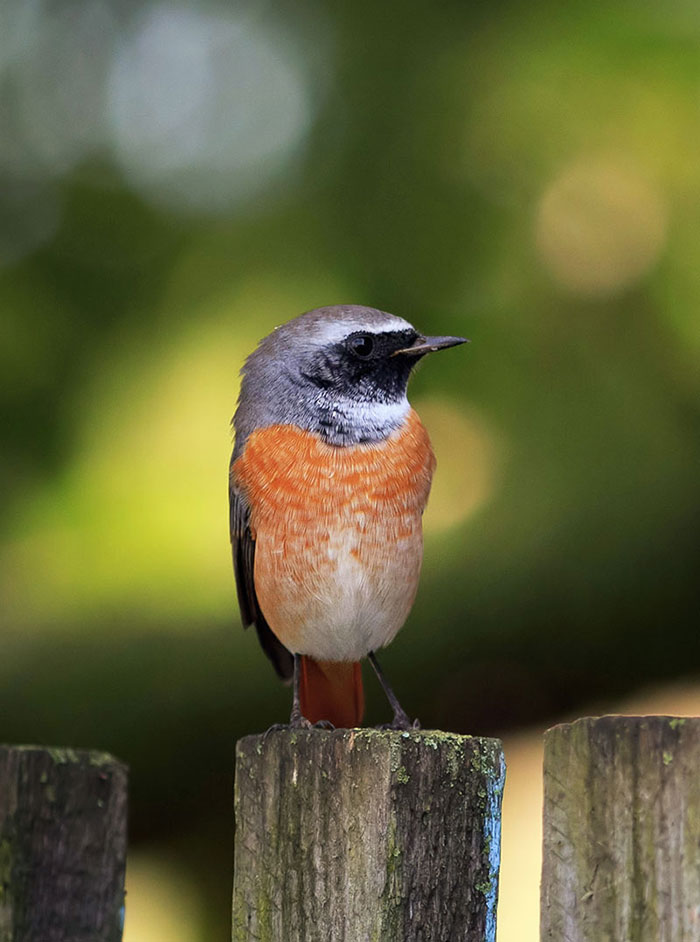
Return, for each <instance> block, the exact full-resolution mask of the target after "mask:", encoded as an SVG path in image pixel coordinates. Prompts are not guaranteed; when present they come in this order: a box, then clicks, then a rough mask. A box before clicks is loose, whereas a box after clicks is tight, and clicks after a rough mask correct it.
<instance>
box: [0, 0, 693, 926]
mask: <svg viewBox="0 0 700 942" xmlns="http://www.w3.org/2000/svg"><path fill="white" fill-rule="evenodd" d="M0 183H1V186H0V311H1V312H2V314H1V317H2V331H1V333H0V338H1V343H0V379H1V382H0V410H1V411H2V459H3V460H2V465H1V468H0V487H1V489H2V494H3V498H4V500H3V502H2V511H1V515H0V591H1V593H2V615H1V618H2V624H1V628H0V630H1V634H0V740H4V741H8V742H12V741H15V742H20V741H29V742H37V743H47V744H61V745H78V746H94V747H98V748H103V749H109V750H111V751H113V752H114V753H116V754H117V755H119V756H120V757H121V758H123V759H124V760H126V761H127V762H128V763H129V764H130V766H131V769H132V773H131V774H132V779H131V781H132V805H131V808H132V811H131V834H132V849H133V852H134V858H133V860H134V863H133V867H132V879H133V886H134V887H135V889H134V898H135V899H136V894H137V890H136V887H140V888H141V890H140V892H141V898H142V899H145V898H146V897H148V900H149V905H150V906H151V909H150V910H148V913H146V910H147V909H148V907H147V906H146V907H145V908H144V911H143V912H144V915H143V916H142V917H139V918H141V922H139V927H140V928H139V933H140V934H139V935H138V938H139V939H147V938H148V939H154V940H156V939H164V938H168V939H169V942H199V940H214V939H223V938H226V936H227V931H228V929H227V927H228V919H229V895H230V880H231V853H232V851H231V848H232V830H233V827H232V816H231V785H232V754H233V745H234V741H235V739H236V738H237V737H238V736H241V735H243V734H245V733H248V732H254V731H259V730H263V729H265V728H266V727H267V726H268V725H270V724H271V723H273V722H275V721H279V720H284V719H285V717H286V716H287V711H288V705H289V691H288V690H287V689H286V688H283V687H281V686H280V685H279V684H278V682H277V680H276V678H275V677H274V675H273V673H272V670H271V668H270V666H269V664H268V663H267V661H266V659H265V658H264V656H263V655H262V654H261V652H260V651H259V650H258V648H257V644H256V640H255V637H254V633H250V632H249V633H243V631H242V630H241V629H240V624H239V621H238V613H237V606H236V601H235V593H234V587H233V579H232V574H231V567H230V556H229V548H228V532H227V499H226V472H227V463H228V456H229V452H230V437H229V433H228V422H229V419H230V416H231V414H232V412H233V409H234V404H235V399H236V395H237V386H238V370H239V369H240V366H241V365H242V362H243V359H244V357H245V355H246V354H247V353H248V352H249V351H250V350H251V349H252V347H253V346H254V344H255V343H256V341H257V340H258V339H259V338H260V337H261V336H263V335H264V334H266V333H267V332H268V331H269V330H270V329H271V328H272V327H273V326H275V325H276V324H279V323H280V322H282V321H284V320H287V319H288V318H289V317H292V316H294V315H295V314H297V313H299V312H301V311H304V310H308V309H309V308H313V307H316V306H319V305H325V304H333V303H342V302H354V303H362V304H370V305H373V306H376V307H379V308H382V309H384V310H387V311H391V312H393V313H396V314H400V315H402V316H404V317H406V318H408V319H409V320H411V321H413V322H414V323H415V324H416V325H417V326H418V327H420V328H421V329H424V330H426V331H428V332H431V333H445V334H450V333H453V334H463V335H465V336H467V337H469V338H470V339H471V340H472V343H471V345H470V346H469V347H465V348H460V349H459V350H457V351H452V352H449V353H447V354H444V355H443V356H442V357H440V359H439V362H438V361H437V359H436V360H435V361H428V362H427V363H426V364H425V367H424V369H421V370H420V372H419V373H418V375H417V376H416V377H415V379H414V381H413V383H412V387H411V399H412V401H413V403H414V405H415V406H416V407H417V408H418V410H419V412H420V413H421V415H422V416H423V418H424V420H425V422H426V425H427V426H428V428H429V430H430V432H431V435H432V438H433V441H434V446H435V450H436V452H437V456H438V471H437V475H436V480H435V486H434V491H433V496H432V498H431V504H430V507H429V510H428V513H427V516H426V558H425V565H424V574H423V580H422V584H421V590H420V593H419V597H418V601H417V603H416V606H415V609H414V612H413V614H412V616H411V618H410V620H409V622H408V624H407V625H406V627H405V629H404V630H403V632H402V633H401V634H400V635H399V637H398V639H397V640H396V642H395V643H394V645H393V646H392V647H391V648H390V649H389V650H388V651H387V652H386V654H385V656H384V663H385V666H386V669H387V672H388V673H389V676H390V677H391V678H392V681H393V683H394V685H395V687H396V689H397V691H398V692H399V694H400V697H401V699H402V702H403V703H404V705H405V706H406V709H407V710H408V711H409V712H411V713H414V714H417V715H419V716H420V718H421V720H422V722H423V725H424V726H427V727H431V726H440V727H443V728H447V729H451V730H456V731H465V732H471V733H480V734H485V733H502V732H507V731H509V730H513V729H515V728H517V727H522V726H525V725H527V724H532V723H544V722H547V721H550V720H553V719H556V718H557V717H558V716H561V715H563V714H567V713H572V712H576V711H581V710H583V709H585V708H589V707H590V704H595V705H596V706H597V707H598V708H601V709H604V708H605V705H606V704H609V703H610V702H612V701H613V699H614V698H616V697H619V696H622V695H626V694H627V693H629V692H631V691H633V690H634V689H636V688H638V687H639V686H641V685H643V684H647V683H650V682H655V681H663V680H665V679H670V678H675V677H678V676H680V675H692V674H694V673H696V672H697V671H698V667H699V666H700V650H699V645H698V631H697V627H696V623H697V610H698V565H697V564H698V542H699V538H698V529H699V526H700V491H699V489H698V470H699V462H700V435H699V432H700V408H699V399H698V393H699V392H700V357H699V354H700V317H699V314H698V295H699V289H700V261H699V259H698V245H699V243H700V7H698V6H697V4H693V3H690V2H687V0H668V2H666V3H664V4H663V5H659V4H657V3H652V2H650V0H636V2H634V3H633V2H631V0H612V2H610V3H608V4H603V5H592V4H590V3H584V2H581V0H572V2H569V3H566V4H561V3H552V2H548V0H538V2H536V3H528V4H526V3H522V2H519V0H503V2H497V3H492V4H490V5H485V4H479V3H475V2H472V3H468V2H466V3H465V2H461V3H455V2H444V3H435V4H427V3H416V2H411V0H402V2H401V3H399V2H394V0H391V2H387V3H383V4H376V3H368V2H365V0H355V2H353V3H347V4H343V3H341V4H325V3H321V2H320V0H318V2H315V0H305V2H304V0H302V2H296V0H295V2H290V3H286V4H282V3H278V4H273V3H252V2H241V3H224V2H220V3H217V2H210V3H194V2H191V3H187V2H176V0H153V2H150V3H149V2H143V0H140V2H137V0H123V2H113V3H110V2H107V0H60V2H58V0H56V2H51V0H6V2H5V3H3V4H2V7H0ZM367 686H368V688H369V689H368V703H369V708H368V721H369V722H372V723H374V722H380V721H383V720H385V719H386V718H387V708H386V706H385V705H384V703H382V700H381V698H380V696H379V695H378V693H377V691H376V689H375V685H374V684H373V683H372V681H371V679H370V678H369V676H368V677H367ZM149 881H150V882H149ZM143 887H147V888H149V889H148V892H145V891H144V890H143ZM159 894H160V895H159ZM161 897H162V899H161ZM159 901H160V902H159ZM178 907H179V908H178ZM149 913H150V915H149ZM173 913H175V916H173ZM158 914H160V915H158ZM178 914H179V915H178ZM168 918H171V919H174V921H173V923H172V925H170V924H167V925H169V928H164V926H166V923H163V922H162V921H161V922H158V920H159V919H168ZM149 919H152V920H153V926H154V928H153V929H152V931H151V932H150V934H149V930H148V929H147V928H145V927H147V926H148V925H150V923H149V922H148V920H149ZM135 925H136V923H135V922H134V926H135ZM127 931H128V932H129V931H131V936H130V938H132V939H134V940H135V939H136V938H137V935H136V930H135V929H133V930H129V929H128V930H127ZM178 933H180V934H178Z"/></svg>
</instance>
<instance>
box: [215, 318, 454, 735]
mask: <svg viewBox="0 0 700 942" xmlns="http://www.w3.org/2000/svg"><path fill="white" fill-rule="evenodd" d="M465 342H467V341H466V340H465V338H463V337H448V336H446V337H432V336H425V335H424V334H422V333H420V332H419V331H418V330H416V329H415V328H414V327H413V325H412V324H410V323H409V322H408V321H407V320H405V319H404V318H402V317H398V316H396V315H393V314H388V313H386V312H385V311H380V310H378V309H376V308H372V307H365V306H362V305H356V304H345V305H332V306H329V307H321V308H316V309H314V310H312V311H307V312H306V313H304V314H300V315H299V316H297V317H295V318H293V319H291V320H289V321H287V322H286V323H284V324H282V325H281V326H279V327H277V328H275V330H273V331H272V333H270V334H268V335H267V336H266V337H264V338H263V339H262V340H261V341H260V342H259V344H258V346H257V347H256V349H255V350H254V351H253V352H252V353H251V354H250V355H249V356H248V357H247V359H246V361H245V363H244V365H243V368H242V369H241V385H240V394H239V397H238V403H237V407H236V411H235V414H234V417H233V419H232V426H233V433H234V445H233V454H232V456H231V462H230V467H229V508H230V537H231V548H232V555H233V568H234V574H235V581H236V587H237V594H238V602H239V608H240V613H241V620H242V623H243V626H244V627H249V626H251V625H254V626H255V628H256V631H257V635H258V639H259V641H260V644H261V646H262V648H263V651H264V652H265V654H266V655H267V656H268V658H269V659H270V661H271V662H272V664H273V665H274V667H275V670H276V671H277V673H278V674H279V676H280V677H281V678H282V679H283V680H285V681H287V682H289V681H290V680H291V681H292V683H293V696H292V709H291V714H290V722H289V725H290V726H292V727H295V728H310V727H311V726H326V727H329V728H333V727H335V728H353V727H359V726H360V725H361V723H362V720H363V714H364V694H363V685H362V673H361V661H362V659H363V658H367V659H368V660H369V662H370V664H371V665H372V667H373V668H374V671H375V673H376V675H377V677H378V679H379V682H380V683H381V685H382V687H383V689H384V691H385V693H386V696H387V698H388V701H389V704H390V706H391V708H392V710H393V718H392V721H391V723H389V724H385V726H386V727H388V728H391V729H403V730H406V729H410V728H412V727H413V726H414V725H415V726H416V727H417V726H418V725H419V724H418V722H417V721H414V722H411V720H410V719H409V716H408V714H407V713H406V712H405V710H404V709H403V708H402V706H401V704H400V703H399V701H398V699H397V697H396V695H395V694H394V692H393V690H392V688H391V686H390V685H389V683H388V681H387V679H386V677H385V675H384V673H383V671H382V669H381V668H380V666H379V663H378V660H377V656H376V651H377V650H378V649H380V648H383V647H385V646H386V645H387V644H389V642H390V641H392V640H393V638H394V636H395V635H396V633H397V632H398V631H399V629H400V628H401V627H402V625H403V624H404V622H405V621H406V619H407V617H408V614H409V612H410V610H411V608H412V605H413V602H414V599H415V596H416V591H417V588H418V580H419V575H420V569H421V563H422V556H423V535H422V515H423V511H424V509H425V506H426V503H427V500H428V494H429V492H430V486H431V481H432V477H433V472H434V470H435V457H434V454H433V450H432V447H431V443H430V439H429V437H428V433H427V431H426V429H425V428H424V426H423V424H422V423H421V421H420V418H419V417H418V414H417V413H416V412H415V410H414V409H413V408H412V407H411V406H410V404H409V402H408V399H407V386H408V381H409V377H410V376H411V374H412V372H413V370H414V367H415V366H416V364H417V363H418V362H419V361H420V360H421V359H422V358H423V357H424V356H425V355H426V354H429V353H432V352H435V351H438V350H444V349H447V348H449V347H454V346H456V345H458V344H462V343H465Z"/></svg>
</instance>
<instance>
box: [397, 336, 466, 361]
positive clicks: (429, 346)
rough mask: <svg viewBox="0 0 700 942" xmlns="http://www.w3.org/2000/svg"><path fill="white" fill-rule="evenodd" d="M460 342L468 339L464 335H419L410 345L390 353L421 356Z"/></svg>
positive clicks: (454, 345)
mask: <svg viewBox="0 0 700 942" xmlns="http://www.w3.org/2000/svg"><path fill="white" fill-rule="evenodd" d="M460 343H469V341H468V340H467V339H466V338H465V337H419V338H418V339H417V340H416V342H415V343H414V344H411V346H410V347H404V348H403V350H396V351H395V352H394V353H392V354H391V355H392V356H393V357H395V356H398V355H399V354H400V353H405V354H407V355H408V356H423V354H425V353H434V352H435V351H436V350H446V349H447V348H448V347H456V346H457V345H458V344H460Z"/></svg>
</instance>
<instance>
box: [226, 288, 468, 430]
mask: <svg viewBox="0 0 700 942" xmlns="http://www.w3.org/2000/svg"><path fill="white" fill-rule="evenodd" d="M464 342H465V341H464V338H462V337H426V336H424V335H423V334H421V333H420V332H419V331H417V330H416V329H415V327H413V326H412V325H411V324H410V323H409V322H408V321H406V320H404V319H403V318H401V317H396V316H395V315H393V314H387V313H385V312H384V311H378V310H376V309H375V308H369V307H361V306H359V305H337V306H333V307H324V308H317V309H316V310H313V311H308V312H307V313H306V314H301V315H300V316H299V317H296V318H294V319H293V320H291V321H288V322H287V323H286V324H283V325H282V326H281V327H278V328H277V329H276V330H274V331H273V332H272V333H271V334H269V335H268V336H267V337H265V338H264V339H263V340H262V341H261V342H260V344H259V346H258V347H257V349H256V350H255V351H254V352H253V353H252V354H251V355H250V356H249V357H248V359H247V360H246V363H245V366H244V368H243V384H242V386H241V396H240V400H239V407H238V410H237V413H236V416H235V419H234V422H235V426H236V433H237V440H238V438H240V436H241V433H243V434H244V435H247V434H249V433H250V431H251V430H252V428H253V427H258V426H259V425H261V424H267V425H269V424H273V423H277V422H279V423H290V424H295V425H299V426H301V427H302V428H306V429H309V430H311V431H316V432H318V433H319V434H321V435H322V436H323V437H324V438H326V439H327V440H328V441H330V442H331V443H333V444H353V443H358V442H371V441H379V440H381V439H383V438H386V436H387V435H388V434H390V433H391V431H393V430H394V429H395V428H397V427H398V426H399V425H400V424H401V422H402V421H403V419H404V418H405V415H406V413H407V411H408V401H407V399H406V388H407V385H408V380H409V376H410V374H411V371H412V369H413V367H414V366H415V365H416V363H417V362H418V361H419V360H420V359H421V358H422V357H423V356H425V355H426V354H427V353H431V352H433V351H436V350H444V349H446V348H448V347H453V346H456V345H457V344H461V343H464Z"/></svg>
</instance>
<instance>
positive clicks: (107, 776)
mask: <svg viewBox="0 0 700 942" xmlns="http://www.w3.org/2000/svg"><path fill="white" fill-rule="evenodd" d="M126 779H127V770H126V767H125V766H124V765H122V764H121V763H120V762H118V761H117V760H116V759H113V758H112V757H111V756H109V755H106V754H105V753H100V752H87V751H84V750H73V749H44V748H39V747H36V746H0V942H119V940H120V939H121V937H122V921H123V907H124V866H125V860H126Z"/></svg>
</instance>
